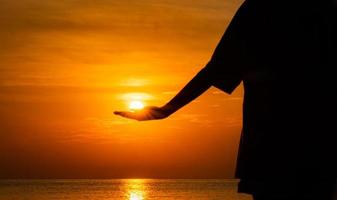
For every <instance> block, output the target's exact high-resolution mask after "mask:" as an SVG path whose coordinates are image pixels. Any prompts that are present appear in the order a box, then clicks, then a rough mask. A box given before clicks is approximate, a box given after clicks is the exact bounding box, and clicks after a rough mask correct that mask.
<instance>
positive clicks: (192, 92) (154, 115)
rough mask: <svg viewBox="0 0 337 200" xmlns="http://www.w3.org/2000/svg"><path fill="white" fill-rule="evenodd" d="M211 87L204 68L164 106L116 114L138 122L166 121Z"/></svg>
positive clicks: (117, 112)
mask: <svg viewBox="0 0 337 200" xmlns="http://www.w3.org/2000/svg"><path fill="white" fill-rule="evenodd" d="M211 85H212V84H211V82H210V81H209V79H208V75H207V73H206V68H204V69H202V70H201V71H200V72H199V73H198V74H197V75H196V76H195V77H194V78H193V79H192V80H191V81H190V82H189V83H188V84H187V85H186V86H185V87H184V88H183V89H182V90H181V91H180V92H179V93H178V94H177V95H176V96H175V97H174V98H173V99H172V100H170V101H169V102H168V103H167V104H165V105H164V106H162V107H155V106H149V107H145V108H144V109H142V110H139V111H134V112H128V111H126V112H125V111H116V112H114V113H115V114H116V115H120V116H122V117H126V118H130V119H135V120H138V121H145V120H157V119H164V118H167V117H168V116H170V115H171V114H173V113H174V112H176V111H177V110H179V109H180V108H182V107H183V106H185V105H186V104H188V103H190V102H191V101H193V100H194V99H195V98H197V97H198V96H200V95H201V94H202V93H204V92H205V91H206V90H207V89H209V88H210V87H211Z"/></svg>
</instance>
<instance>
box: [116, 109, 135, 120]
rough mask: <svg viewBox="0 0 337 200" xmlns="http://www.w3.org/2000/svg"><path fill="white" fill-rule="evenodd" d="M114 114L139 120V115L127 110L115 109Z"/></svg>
mask: <svg viewBox="0 0 337 200" xmlns="http://www.w3.org/2000/svg"><path fill="white" fill-rule="evenodd" d="M114 113H115V114H116V115H119V116H122V117H125V118H128V119H135V120H138V121H139V120H140V116H139V114H137V113H134V112H129V111H116V112H114Z"/></svg>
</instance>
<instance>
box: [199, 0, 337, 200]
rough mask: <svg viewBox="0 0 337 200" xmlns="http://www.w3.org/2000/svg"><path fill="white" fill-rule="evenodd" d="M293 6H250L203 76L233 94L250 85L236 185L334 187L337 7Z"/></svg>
mask: <svg viewBox="0 0 337 200" xmlns="http://www.w3.org/2000/svg"><path fill="white" fill-rule="evenodd" d="M268 2H269V3H268ZM287 2H288V3H289V2H290V1H278V2H275V1H262V0H248V1H246V2H244V3H243V5H242V6H241V7H240V9H239V10H238V12H237V13H236V15H235V16H234V18H233V20H232V21H231V23H230V25H229V27H228V28H227V30H226V32H225V34H224V36H223V37H222V39H221V41H220V42H219V44H218V46H217V48H216V50H215V52H214V54H213V56H212V59H211V60H210V62H209V63H208V64H207V65H206V67H205V68H203V69H202V70H201V72H200V74H203V75H204V76H206V77H207V81H210V82H211V83H212V85H213V86H215V87H217V88H219V89H221V90H223V91H225V92H227V93H229V94H230V93H231V92H232V91H233V90H234V89H235V88H236V87H237V86H238V85H239V84H240V83H241V82H243V84H244V92H245V94H244V104H243V128H242V134H241V140H240V146H239V154H238V159H237V168H236V177H237V178H239V179H241V180H254V181H257V182H260V181H262V182H265V181H269V180H278V181H285V182H286V181H287V180H289V179H296V180H302V181H304V180H309V179H310V180H327V181H330V182H331V180H336V170H337V165H336V158H337V156H336V152H337V148H336V147H337V145H336V140H335V137H336V133H337V123H336V122H337V104H336V103H337V87H336V86H337V84H336V83H335V80H336V74H335V73H334V71H335V68H336V67H337V63H336V60H337V59H336V58H335V55H337V50H336V49H337V48H336V46H337V45H336V38H335V37H336V35H337V32H336V19H337V18H336V13H337V12H336V7H335V5H334V4H333V3H332V1H331V2H328V1H326V2H325V3H317V2H318V1H317V2H316V3H308V4H306V5H304V6H303V5H302V4H296V5H295V4H291V5H289V4H288V5H287ZM308 2H309V1H308ZM322 2H324V1H322ZM251 190H252V187H251V186H249V184H248V186H247V184H242V186H241V188H240V187H239V191H240V192H247V193H251V192H252V191H251Z"/></svg>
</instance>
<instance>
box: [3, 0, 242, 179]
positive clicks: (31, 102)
mask: <svg viewBox="0 0 337 200" xmlns="http://www.w3.org/2000/svg"><path fill="white" fill-rule="evenodd" d="M240 3H241V1H240V0H236V1H235V0H226V1H220V0H207V1H206V0H129V1H123V0H119V1H118V0H98V1H89V0H81V1H77V0H58V1H51V0H43V1H42V0H20V1H12V0H0V4H1V7H0V46H1V49H0V71H1V73H0V178H6V177H7V178H8V177H9V178H143V177H146V178H159V177H162V178H219V177H221V178H232V177H233V176H234V166H235V159H236V152H237V145H238V141H239V135H240V129H241V104H242V88H241V87H240V88H238V89H237V90H236V91H235V93H234V94H233V95H231V96H229V95H226V94H225V93H222V92H221V91H219V90H217V89H215V88H212V89H211V90H209V91H208V92H207V93H206V94H204V95H203V96H202V97H200V98H199V99H198V100H197V101H194V102H193V103H192V104H190V105H188V106H187V107H185V108H183V109H182V110H180V111H178V112H177V113H175V114H174V115H173V116H171V117H170V118H169V119H166V120H163V121H153V122H134V121H130V120H126V119H122V118H120V117H117V116H114V115H113V114H112V113H113V111H114V110H123V109H127V104H128V101H129V100H130V99H132V98H137V97H136V96H141V98H143V100H144V102H145V103H146V104H147V105H158V106H160V105H163V104H164V103H165V102H166V101H168V100H170V98H172V97H173V96H174V95H175V93H176V92H177V91H179V89H181V88H182V87H183V86H184V84H185V83H187V81H189V80H190V79H191V78H192V77H193V75H195V74H196V73H197V72H198V71H199V70H200V69H201V68H202V67H203V66H204V64H205V63H207V61H208V59H209V58H210V56H211V55H212V52H213V50H214V48H215V46H216V44H217V42H218V41H219V39H220V37H221V35H222V34H223V32H224V30H225V28H226V27H227V25H228V22H229V20H230V19H231V18H232V16H233V14H234V12H235V11H236V9H237V7H238V6H239V4H240Z"/></svg>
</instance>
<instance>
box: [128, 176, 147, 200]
mask: <svg viewBox="0 0 337 200" xmlns="http://www.w3.org/2000/svg"><path fill="white" fill-rule="evenodd" d="M144 182H145V180H141V179H130V180H127V182H126V183H125V187H126V188H125V189H126V192H127V194H128V198H127V200H145V199H146V198H145V196H146V187H145V184H144Z"/></svg>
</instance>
